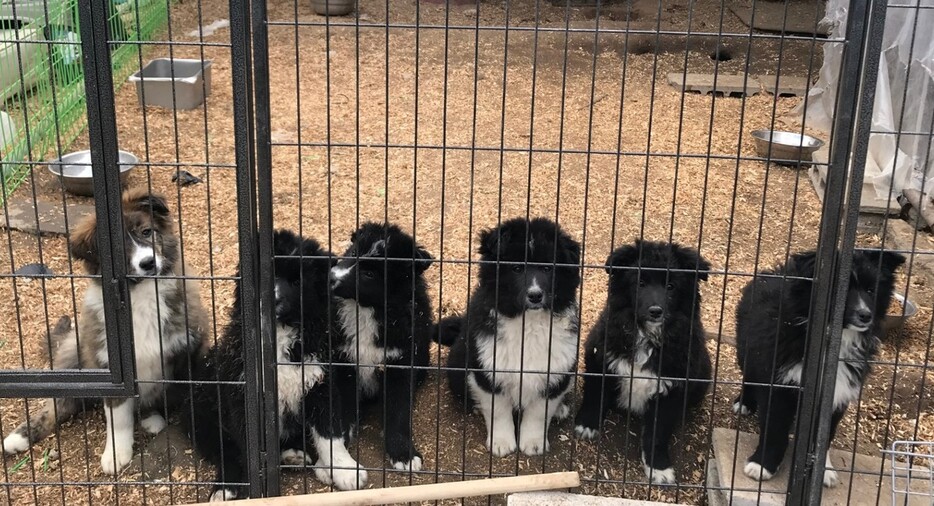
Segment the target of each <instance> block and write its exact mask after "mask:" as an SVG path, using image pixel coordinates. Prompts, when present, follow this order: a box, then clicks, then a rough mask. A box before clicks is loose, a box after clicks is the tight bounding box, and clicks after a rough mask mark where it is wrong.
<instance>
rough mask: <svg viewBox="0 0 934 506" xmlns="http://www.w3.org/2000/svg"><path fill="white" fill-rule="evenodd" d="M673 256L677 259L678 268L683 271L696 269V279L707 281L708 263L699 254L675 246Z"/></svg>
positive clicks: (691, 249)
mask: <svg viewBox="0 0 934 506" xmlns="http://www.w3.org/2000/svg"><path fill="white" fill-rule="evenodd" d="M674 255H675V256H676V257H677V259H678V268H680V269H685V270H694V269H697V279H699V280H701V281H707V276H708V274H709V271H710V262H708V261H707V259H706V258H704V257H702V256H700V253H698V252H697V250H695V249H693V248H686V247H684V246H679V245H675V246H674Z"/></svg>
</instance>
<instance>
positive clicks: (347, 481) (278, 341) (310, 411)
mask: <svg viewBox="0 0 934 506" xmlns="http://www.w3.org/2000/svg"><path fill="white" fill-rule="evenodd" d="M273 254H274V255H275V256H276V258H275V260H274V268H275V285H274V286H275V305H276V306H275V317H276V332H275V335H274V336H271V337H273V338H274V339H275V349H276V361H277V365H276V378H277V387H278V401H279V404H278V413H277V415H278V421H279V442H280V448H281V462H282V463H283V464H286V465H306V464H307V465H311V464H315V474H316V475H317V477H318V478H319V479H320V480H321V481H323V482H325V483H329V484H331V483H333V484H334V486H335V487H337V488H339V489H342V490H350V489H355V488H359V487H362V486H364V485H365V484H366V479H367V476H366V471H363V470H362V469H359V466H358V465H357V462H356V461H355V460H354V459H353V458H352V457H351V456H350V453H349V452H348V451H347V449H346V446H345V445H346V443H347V442H348V439H349V436H350V434H349V431H348V430H346V429H345V428H344V427H343V426H342V425H341V422H340V420H341V417H340V413H341V410H340V400H341V399H340V396H339V395H337V394H338V391H337V389H336V388H334V387H333V385H331V384H329V381H330V379H331V378H332V377H333V376H334V374H333V369H332V368H333V365H332V364H331V357H330V354H329V353H328V350H329V348H328V319H329V318H328V306H329V305H328V271H329V269H330V267H331V259H330V258H329V256H330V255H329V252H328V251H326V250H324V249H323V248H321V247H320V246H319V245H318V243H317V242H316V241H314V240H312V239H302V238H301V237H299V236H297V235H296V234H294V233H292V232H290V231H287V230H279V231H276V232H275V234H274V236H273ZM237 285H238V286H237V290H236V291H235V292H234V293H235V298H234V305H233V308H232V310H231V318H230V323H229V324H228V325H227V327H226V328H225V329H224V335H223V337H222V339H221V340H220V341H218V343H217V344H216V345H215V346H214V347H213V348H212V349H211V351H210V352H209V353H208V356H207V358H206V359H205V360H204V362H203V363H202V364H200V365H199V367H198V371H197V379H198V383H197V384H196V386H195V388H194V393H193V398H192V404H191V415H192V416H190V417H186V418H185V420H186V421H187V422H188V423H187V429H188V433H189V436H190V437H191V438H192V442H193V444H194V447H195V449H196V450H197V451H198V452H199V453H200V454H201V455H202V456H204V457H205V458H207V459H208V460H209V461H211V462H212V463H213V464H214V465H215V466H216V467H217V477H216V479H215V483H216V485H215V487H214V491H213V493H212V495H211V498H210V499H211V500H212V501H223V500H230V499H242V498H244V497H246V496H247V489H246V487H244V486H239V485H236V484H238V483H245V482H247V481H248V476H247V463H246V461H245V459H246V458H247V446H246V445H247V439H246V432H245V428H246V417H247V416H249V414H248V413H247V412H246V411H245V408H246V405H245V397H244V387H243V385H242V384H241V382H242V380H243V374H244V358H245V357H244V349H243V336H242V332H243V320H242V313H241V311H242V303H241V301H240V289H241V286H240V282H239V281H238V282H237ZM305 438H310V439H311V440H312V443H313V447H312V448H306V445H305ZM306 449H307V450H310V451H309V453H306ZM315 455H316V456H317V462H316V461H315V458H314V456H315Z"/></svg>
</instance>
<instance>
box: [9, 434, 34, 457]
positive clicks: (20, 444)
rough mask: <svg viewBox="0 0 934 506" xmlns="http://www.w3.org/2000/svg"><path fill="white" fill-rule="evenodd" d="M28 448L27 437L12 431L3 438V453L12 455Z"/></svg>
mask: <svg viewBox="0 0 934 506" xmlns="http://www.w3.org/2000/svg"><path fill="white" fill-rule="evenodd" d="M28 449H29V439H27V438H26V437H24V436H23V435H22V434H19V433H17V432H14V433H12V434H10V435H9V436H7V437H6V438H4V439H3V453H5V454H7V455H12V454H14V453H20V452H24V451H26V450H28Z"/></svg>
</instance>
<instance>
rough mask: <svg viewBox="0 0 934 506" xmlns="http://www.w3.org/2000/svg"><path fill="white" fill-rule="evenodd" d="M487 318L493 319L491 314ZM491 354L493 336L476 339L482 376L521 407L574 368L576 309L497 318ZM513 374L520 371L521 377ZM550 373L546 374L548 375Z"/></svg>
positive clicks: (515, 404) (517, 373)
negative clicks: (494, 373) (492, 371)
mask: <svg viewBox="0 0 934 506" xmlns="http://www.w3.org/2000/svg"><path fill="white" fill-rule="evenodd" d="M491 316H493V317H495V313H493V314H492V315H491ZM497 326H498V328H497V336H496V337H497V339H496V346H495V348H496V349H495V354H494V344H493V343H494V336H479V338H478V340H477V348H478V355H479V357H478V358H479V361H480V364H482V367H483V368H484V369H486V370H496V377H495V378H494V377H493V374H492V373H491V372H486V373H485V374H486V375H487V377H489V378H490V379H491V380H495V384H496V385H497V386H499V387H500V388H501V389H502V395H505V396H508V397H510V398H511V399H512V401H513V405H514V406H520V402H519V401H520V390H521V400H522V403H521V406H523V407H524V406H525V405H527V404H528V403H530V402H532V401H534V400H537V399H539V398H540V397H541V396H542V395H544V393H545V391H546V390H547V388H548V387H549V386H551V385H553V384H555V383H558V382H559V381H561V379H562V377H563V376H564V375H565V374H566V373H567V372H568V371H570V370H572V369H573V368H574V362H575V359H576V354H577V308H576V307H571V308H569V309H568V310H566V311H565V312H564V313H561V314H555V313H552V312H550V311H541V310H535V311H526V312H525V318H523V317H522V316H518V317H515V318H506V317H502V316H500V317H499V319H498V325H497ZM517 371H521V374H520V373H519V372H517ZM549 373H550V374H549Z"/></svg>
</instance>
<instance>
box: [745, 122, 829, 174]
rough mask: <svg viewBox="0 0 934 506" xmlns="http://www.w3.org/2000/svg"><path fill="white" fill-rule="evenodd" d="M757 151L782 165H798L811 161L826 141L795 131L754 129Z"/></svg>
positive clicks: (753, 135)
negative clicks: (812, 156)
mask: <svg viewBox="0 0 934 506" xmlns="http://www.w3.org/2000/svg"><path fill="white" fill-rule="evenodd" d="M752 137H753V138H754V139H755V140H756V153H758V154H759V156H761V157H763V158H769V159H770V160H771V161H773V162H775V163H778V164H781V165H794V166H798V165H801V164H802V163H810V162H811V155H812V154H814V152H815V151H817V150H818V149H820V148H821V146H823V145H824V141H822V140H820V139H818V138H815V137H811V136H810V135H801V134H796V133H794V132H781V131H778V130H754V131H753V132H752Z"/></svg>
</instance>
